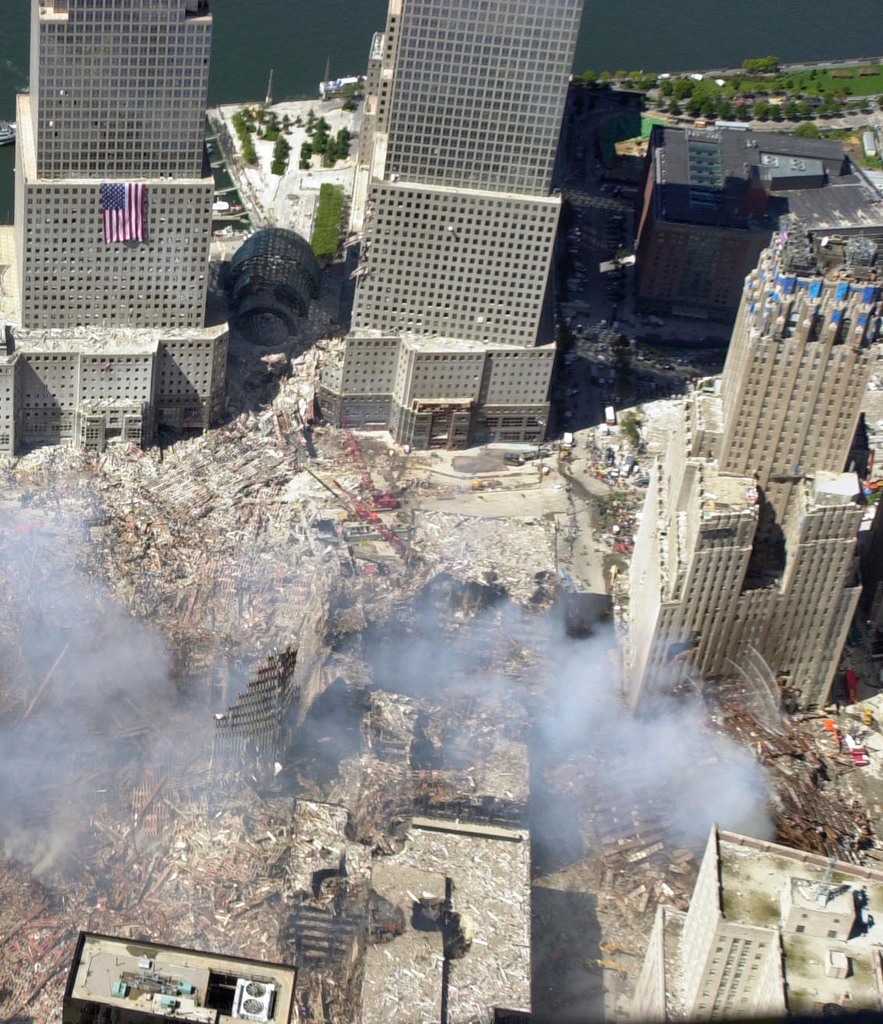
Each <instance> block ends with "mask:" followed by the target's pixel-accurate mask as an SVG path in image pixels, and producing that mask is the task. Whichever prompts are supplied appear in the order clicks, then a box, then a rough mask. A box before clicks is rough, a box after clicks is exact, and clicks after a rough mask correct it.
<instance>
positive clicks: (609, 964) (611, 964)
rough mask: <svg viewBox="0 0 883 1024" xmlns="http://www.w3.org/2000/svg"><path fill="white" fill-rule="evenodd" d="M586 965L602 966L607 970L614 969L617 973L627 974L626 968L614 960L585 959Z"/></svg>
mask: <svg viewBox="0 0 883 1024" xmlns="http://www.w3.org/2000/svg"><path fill="white" fill-rule="evenodd" d="M586 967H603V968H604V969H605V970H607V971H616V972H617V973H619V974H628V968H627V967H624V966H623V965H622V964H621V963H617V961H616V960H586Z"/></svg>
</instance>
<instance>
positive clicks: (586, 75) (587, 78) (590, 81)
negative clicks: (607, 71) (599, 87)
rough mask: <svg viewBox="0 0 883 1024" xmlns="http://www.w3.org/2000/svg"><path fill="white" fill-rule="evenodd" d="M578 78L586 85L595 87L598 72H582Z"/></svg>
mask: <svg viewBox="0 0 883 1024" xmlns="http://www.w3.org/2000/svg"><path fill="white" fill-rule="evenodd" d="M579 77H580V81H582V82H584V83H585V84H586V85H596V84H597V82H598V72H597V71H592V70H591V69H588V70H586V71H584V72H583V73H582V74H581V75H580V76H579Z"/></svg>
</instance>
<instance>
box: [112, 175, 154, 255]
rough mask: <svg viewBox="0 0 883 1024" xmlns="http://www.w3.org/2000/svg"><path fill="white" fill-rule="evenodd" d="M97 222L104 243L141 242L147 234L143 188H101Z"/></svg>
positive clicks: (134, 186)
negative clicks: (99, 223)
mask: <svg viewBox="0 0 883 1024" xmlns="http://www.w3.org/2000/svg"><path fill="white" fill-rule="evenodd" d="M101 220H102V223H103V224H104V241H105V242H143V241H145V238H146V234H147V188H146V186H144V185H140V184H133V185H124V184H118V183H113V184H108V185H102V186H101Z"/></svg>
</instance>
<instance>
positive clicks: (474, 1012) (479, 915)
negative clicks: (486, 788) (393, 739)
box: [362, 818, 531, 1024]
mask: <svg viewBox="0 0 883 1024" xmlns="http://www.w3.org/2000/svg"><path fill="white" fill-rule="evenodd" d="M447 878H450V879H451V883H452V896H451V899H452V909H453V911H454V914H455V915H459V916H458V917H457V918H456V923H455V925H454V924H451V925H449V927H451V928H452V929H455V930H456V931H457V932H458V935H457V936H452V935H451V934H450V932H449V934H448V936H447V938H446V940H445V941H446V942H451V941H452V940H455V941H456V939H457V938H461V939H462V941H463V942H464V943H465V944H466V949H465V952H464V953H463V955H462V956H459V957H455V958H452V959H449V961H448V971H447V972H446V973H447V981H446V982H445V972H443V961H444V955H443V954H444V947H445V942H443V941H442V939H443V936H442V933H441V931H435V930H433V929H432V927H431V926H429V925H424V926H423V927H415V926H414V923H413V922H414V920H415V917H414V913H415V911H416V910H417V909H418V908H417V904H419V903H420V902H421V901H423V902H424V903H427V904H429V905H431V904H433V903H437V902H438V901H439V900H441V899H444V898H445V894H446V881H445V880H446V879H447ZM372 887H373V888H374V889H375V890H376V891H377V892H378V893H379V894H380V895H381V896H383V897H384V898H385V899H386V900H389V901H390V902H391V903H392V904H394V905H395V906H397V907H400V908H401V910H402V911H403V912H404V915H405V921H406V923H405V928H404V931H403V932H402V933H401V934H399V935H398V936H396V937H395V938H393V939H392V941H391V942H389V943H385V944H384V945H382V946H377V947H374V948H373V951H369V955H368V957H367V959H366V963H365V981H364V987H363V993H362V996H363V998H362V1020H364V1021H365V1022H366V1024H372V1022H375V1021H376V1022H378V1024H379V1022H381V1021H387V1020H390V1019H393V1018H395V1019H399V1018H398V1017H396V1013H395V1009H396V1008H399V1012H401V1008H404V1007H408V1008H409V1009H411V1010H413V1011H418V1012H414V1013H413V1016H414V1019H420V1020H437V1019H438V1017H439V1013H438V1011H439V1008H440V1005H441V1000H442V998H443V997H444V1000H445V1002H446V1004H447V1010H448V1019H450V1020H457V1021H465V1020H489V1019H490V1018H491V1016H492V1011H493V1009H494V1008H497V1007H498V1008H507V1009H511V1010H525V1011H526V1010H529V1009H530V1005H531V994H530V956H531V936H530V910H529V907H530V840H529V835H528V833H527V832H525V831H521V830H517V829H507V828H500V827H493V826H487V825H465V824H458V823H456V822H450V821H439V820H433V819H427V818H415V819H413V821H412V826H411V830H410V832H409V835H408V840H407V843H406V845H405V847H404V849H403V850H402V851H401V853H399V854H396V855H395V856H394V857H389V858H386V859H385V860H383V861H382V862H380V863H379V864H378V865H377V866H376V867H375V869H374V871H373V873H372ZM445 985H446V986H447V987H446V990H445Z"/></svg>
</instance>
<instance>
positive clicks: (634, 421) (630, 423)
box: [619, 409, 641, 448]
mask: <svg viewBox="0 0 883 1024" xmlns="http://www.w3.org/2000/svg"><path fill="white" fill-rule="evenodd" d="M619 432H620V433H621V434H622V436H623V437H624V438H625V439H626V441H628V442H629V444H631V445H634V447H635V448H637V447H638V445H639V444H640V443H641V420H640V419H639V418H638V415H637V412H636V411H635V410H632V409H629V410H628V411H627V412H624V413H623V414H622V415H621V416H620V417H619Z"/></svg>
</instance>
